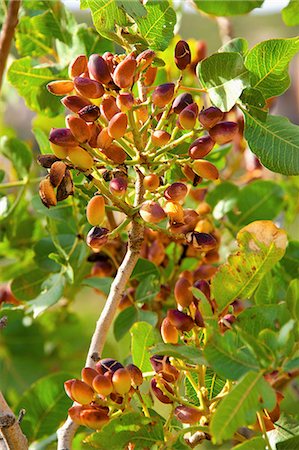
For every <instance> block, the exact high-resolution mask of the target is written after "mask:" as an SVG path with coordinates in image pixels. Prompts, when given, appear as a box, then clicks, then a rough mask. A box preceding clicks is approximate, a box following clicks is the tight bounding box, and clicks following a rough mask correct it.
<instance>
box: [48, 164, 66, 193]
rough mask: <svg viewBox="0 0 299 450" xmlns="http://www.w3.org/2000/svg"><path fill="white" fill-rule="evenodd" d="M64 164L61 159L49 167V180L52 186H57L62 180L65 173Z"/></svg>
mask: <svg viewBox="0 0 299 450" xmlns="http://www.w3.org/2000/svg"><path fill="white" fill-rule="evenodd" d="M65 171H66V165H65V164H64V162H62V161H56V162H54V163H53V164H52V166H51V169H50V175H49V176H50V182H51V184H52V186H54V187H57V186H59V185H60V183H61V182H62V180H63V177H64V175H65Z"/></svg>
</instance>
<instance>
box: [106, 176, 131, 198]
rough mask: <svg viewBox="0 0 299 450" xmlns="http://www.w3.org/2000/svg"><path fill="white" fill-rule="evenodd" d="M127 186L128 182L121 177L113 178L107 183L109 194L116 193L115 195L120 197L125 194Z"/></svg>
mask: <svg viewBox="0 0 299 450" xmlns="http://www.w3.org/2000/svg"><path fill="white" fill-rule="evenodd" d="M127 188H128V182H127V180H126V179H125V178H123V177H116V178H113V179H112V180H111V181H110V183H109V190H110V192H111V194H113V195H116V197H122V196H123V195H125V193H126V191H127Z"/></svg>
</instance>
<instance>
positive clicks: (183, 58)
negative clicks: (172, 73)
mask: <svg viewBox="0 0 299 450" xmlns="http://www.w3.org/2000/svg"><path fill="white" fill-rule="evenodd" d="M174 62H175V64H176V66H177V68H178V69H180V70H184V69H186V67H187V66H188V64H190V62H191V51H190V47H189V45H188V43H187V42H186V41H183V40H181V41H178V42H177V44H176V46H175V49H174Z"/></svg>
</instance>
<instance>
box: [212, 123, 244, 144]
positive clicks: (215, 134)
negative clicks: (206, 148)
mask: <svg viewBox="0 0 299 450" xmlns="http://www.w3.org/2000/svg"><path fill="white" fill-rule="evenodd" d="M238 130H239V126H238V124H237V123H236V122H219V123H217V125H215V126H214V127H213V128H211V129H210V130H209V134H210V136H211V138H212V139H213V140H214V141H215V142H217V144H219V145H223V144H227V143H228V142H231V141H232V140H233V138H234V137H235V136H236V135H237V133H238Z"/></svg>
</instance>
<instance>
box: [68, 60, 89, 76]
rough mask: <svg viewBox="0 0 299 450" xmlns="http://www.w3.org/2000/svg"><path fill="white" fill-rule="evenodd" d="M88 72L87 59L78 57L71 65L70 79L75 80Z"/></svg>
mask: <svg viewBox="0 0 299 450" xmlns="http://www.w3.org/2000/svg"><path fill="white" fill-rule="evenodd" d="M86 70H87V57H86V56H85V55H78V56H77V57H76V58H75V59H73V60H72V61H71V63H70V65H69V77H70V78H75V77H78V76H79V75H81V73H83V72H86Z"/></svg>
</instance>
